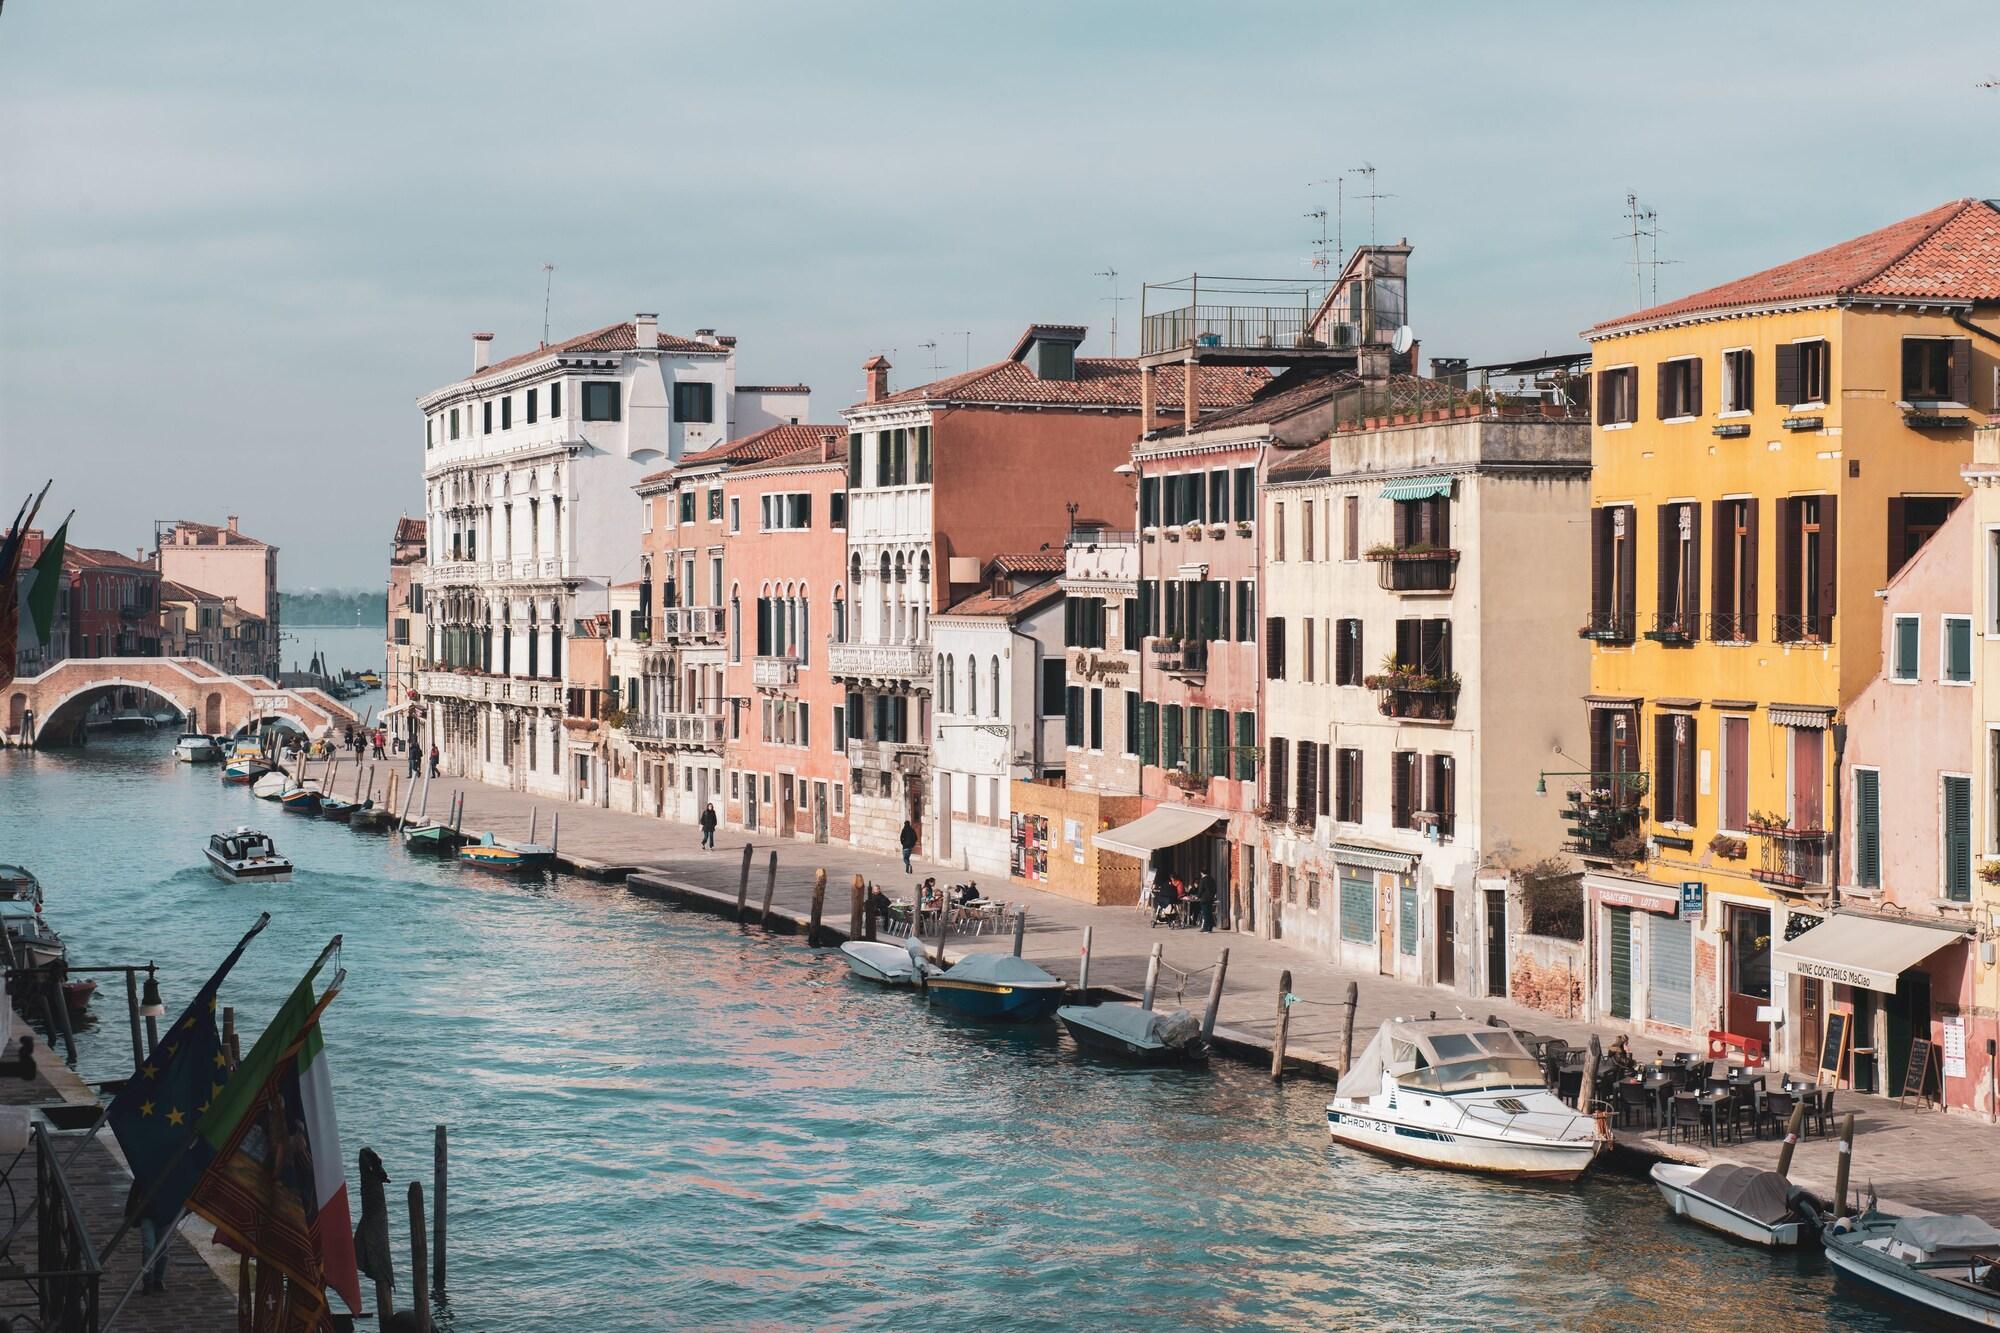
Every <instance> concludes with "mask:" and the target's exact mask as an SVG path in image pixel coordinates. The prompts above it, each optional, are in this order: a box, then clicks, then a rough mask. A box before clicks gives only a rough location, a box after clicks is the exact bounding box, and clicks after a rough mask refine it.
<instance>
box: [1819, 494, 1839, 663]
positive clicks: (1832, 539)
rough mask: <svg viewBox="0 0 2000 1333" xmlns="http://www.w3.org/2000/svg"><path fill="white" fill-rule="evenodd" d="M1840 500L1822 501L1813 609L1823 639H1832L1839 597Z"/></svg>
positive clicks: (1827, 499) (1820, 505)
mask: <svg viewBox="0 0 2000 1333" xmlns="http://www.w3.org/2000/svg"><path fill="white" fill-rule="evenodd" d="M1839 504H1840V497H1838V496H1834V495H1822V496H1821V497H1820V498H1819V586H1818V587H1817V588H1815V589H1813V609H1814V610H1815V611H1816V612H1818V615H1819V622H1820V624H1819V632H1820V635H1821V637H1822V638H1825V639H1828V640H1831V639H1832V637H1833V613H1834V611H1835V610H1836V609H1837V608H1838V605H1839V602H1838V598H1839V596H1840V540H1839V527H1838V524H1837V521H1836V520H1837V518H1838V516H1839Z"/></svg>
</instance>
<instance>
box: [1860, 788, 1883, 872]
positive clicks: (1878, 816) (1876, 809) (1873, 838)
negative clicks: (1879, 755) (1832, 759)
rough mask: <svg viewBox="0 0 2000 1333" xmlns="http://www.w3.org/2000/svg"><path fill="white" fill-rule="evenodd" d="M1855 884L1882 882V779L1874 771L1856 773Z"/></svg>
mask: <svg viewBox="0 0 2000 1333" xmlns="http://www.w3.org/2000/svg"><path fill="white" fill-rule="evenodd" d="M1854 882H1855V884H1856V885H1858V886H1860V887H1861V888H1864V889H1872V888H1874V887H1875V886H1877V885H1879V884H1880V883H1881V882H1882V775H1881V774H1880V773H1878V772H1876V771H1875V770H1874V769H1872V768H1857V769H1855V770H1854Z"/></svg>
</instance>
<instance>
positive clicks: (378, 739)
mask: <svg viewBox="0 0 2000 1333" xmlns="http://www.w3.org/2000/svg"><path fill="white" fill-rule="evenodd" d="M387 739H388V738H387V737H385V736H384V735H383V734H382V728H380V727H377V728H375V757H376V758H377V759H386V758H388V755H386V754H384V753H383V750H382V743H383V742H384V741H385V740H387Z"/></svg>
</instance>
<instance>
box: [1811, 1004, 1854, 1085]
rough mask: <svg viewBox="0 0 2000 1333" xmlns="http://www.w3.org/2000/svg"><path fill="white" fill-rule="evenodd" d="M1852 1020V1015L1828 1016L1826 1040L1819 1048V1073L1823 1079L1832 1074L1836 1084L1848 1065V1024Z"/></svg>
mask: <svg viewBox="0 0 2000 1333" xmlns="http://www.w3.org/2000/svg"><path fill="white" fill-rule="evenodd" d="M1852 1018H1853V1015H1852V1014H1828V1015H1827V1016H1826V1039H1825V1040H1824V1041H1822V1042H1821V1043H1820V1047H1819V1072H1820V1074H1821V1076H1822V1077H1824V1076H1826V1075H1828V1074H1831V1075H1832V1076H1833V1081H1834V1082H1835V1083H1838V1082H1840V1069H1841V1066H1842V1065H1844V1064H1846V1063H1847V1024H1848V1022H1849V1020H1851V1019H1852Z"/></svg>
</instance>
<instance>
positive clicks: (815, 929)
mask: <svg viewBox="0 0 2000 1333" xmlns="http://www.w3.org/2000/svg"><path fill="white" fill-rule="evenodd" d="M825 911H826V867H825V866H821V867H820V868H819V869H817V870H815V871H813V908H812V925H810V926H808V927H807V928H806V943H807V944H808V945H809V946H811V947H812V948H815V949H817V948H819V922H820V916H821V914H822V913H823V912H825Z"/></svg>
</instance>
